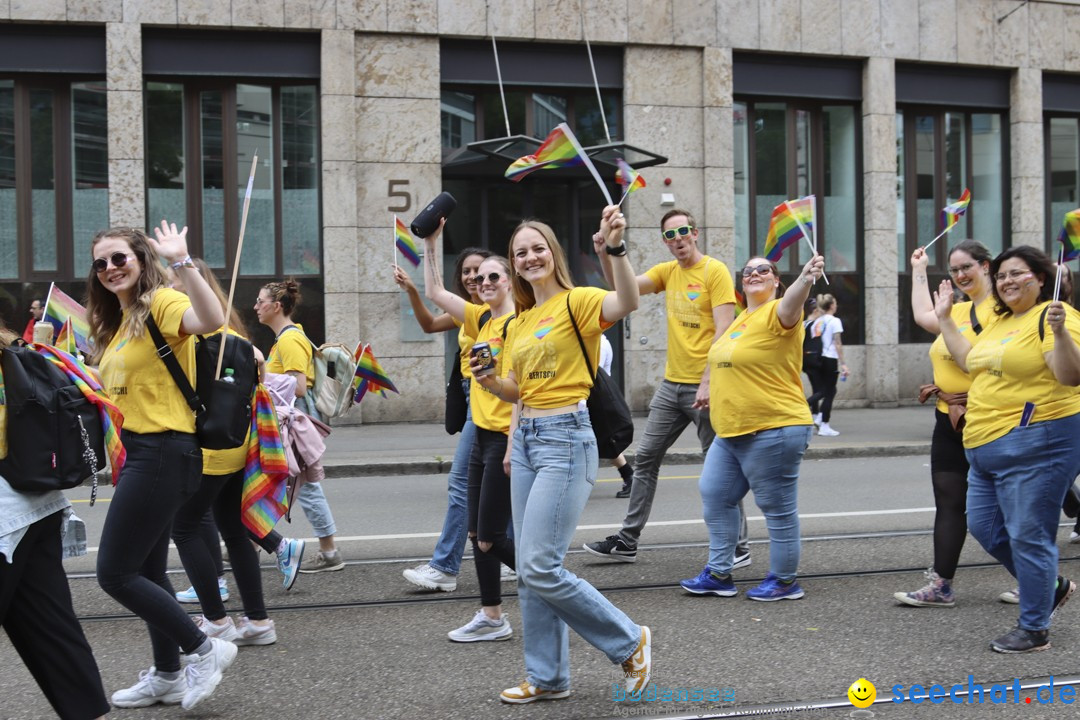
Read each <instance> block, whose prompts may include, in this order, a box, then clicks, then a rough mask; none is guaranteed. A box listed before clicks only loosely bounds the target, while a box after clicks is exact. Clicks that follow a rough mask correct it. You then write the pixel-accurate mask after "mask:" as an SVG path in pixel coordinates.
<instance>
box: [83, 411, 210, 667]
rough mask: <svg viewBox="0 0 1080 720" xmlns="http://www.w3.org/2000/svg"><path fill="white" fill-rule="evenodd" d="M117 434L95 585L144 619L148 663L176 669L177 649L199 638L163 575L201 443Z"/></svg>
mask: <svg viewBox="0 0 1080 720" xmlns="http://www.w3.org/2000/svg"><path fill="white" fill-rule="evenodd" d="M121 438H122V440H123V443H124V448H125V449H126V450H127V462H126V463H125V464H124V468H123V469H122V470H121V471H120V479H119V481H118V482H117V484H116V490H115V491H114V492H113V497H112V501H111V502H110V503H109V513H108V515H106V516H105V526H104V528H102V531H101V545H100V549H99V551H98V562H97V578H98V584H99V585H100V586H101V589H102V590H104V591H105V592H107V593H108V594H109V595H111V596H112V597H113V598H114V599H115V600H116V601H117V602H119V603H120V604H121V605H123V606H124V607H125V608H127V609H128V610H130V611H131V612H133V613H135V614H136V615H138V616H139V617H140V618H142V619H143V620H145V621H146V626H147V629H148V630H149V632H150V644H151V645H152V646H153V652H154V667H156V668H157V669H158V670H159V671H160V672H166V673H167V672H177V671H179V670H180V650H181V649H182V650H183V651H184V653H185V654H191V653H193V652H195V651H196V650H198V649H199V646H201V645H202V644H203V643H204V642H206V635H205V634H204V633H203V632H202V631H201V630H199V628H198V627H196V626H195V623H194V622H193V621H192V619H191V618H190V617H189V616H188V614H187V613H186V612H184V609H183V608H182V607H180V603H178V602H177V601H176V597H175V595H174V594H173V587H172V585H171V584H170V583H169V578H168V576H167V575H166V574H165V569H166V566H167V564H168V559H169V530H170V529H171V528H172V523H173V516H175V515H176V512H177V511H178V510H179V509H180V506H181V505H183V504H184V503H185V502H186V501H187V499H188V498H189V497H191V496H192V495H194V494H195V492H196V491H197V490H198V488H199V481H200V479H201V478H202V450H200V449H199V443H198V441H197V440H196V439H195V435H194V434H191V433H180V432H172V431H170V432H163V433H152V434H145V435H144V434H139V433H133V432H130V431H128V430H124V431H123V433H122V435H121ZM211 574H213V570H211ZM214 585H215V588H216V586H217V577H216V575H215V577H214Z"/></svg>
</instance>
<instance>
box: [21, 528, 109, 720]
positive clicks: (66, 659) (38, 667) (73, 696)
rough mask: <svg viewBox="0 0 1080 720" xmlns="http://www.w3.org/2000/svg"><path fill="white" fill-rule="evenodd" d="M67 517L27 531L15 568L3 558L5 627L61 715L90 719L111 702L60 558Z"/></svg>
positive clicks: (68, 719) (76, 719)
mask: <svg viewBox="0 0 1080 720" xmlns="http://www.w3.org/2000/svg"><path fill="white" fill-rule="evenodd" d="M63 517H64V512H63V511H62V510H61V511H60V512H55V513H53V514H52V515H49V516H47V517H44V518H42V519H41V520H38V521H37V522H35V523H33V524H31V525H30V526H29V527H27V528H26V534H25V535H23V537H22V539H21V540H20V541H19V545H18V547H16V548H15V552H14V553H13V558H12V560H13V562H12V563H11V564H9V563H8V558H6V557H4V556H2V555H0V626H3V628H4V630H6V631H7V635H8V639H10V640H11V644H12V646H13V647H14V648H15V649H16V650H17V651H18V652H19V657H21V658H22V661H23V663H25V665H26V669H27V670H29V671H30V674H31V675H33V676H34V680H35V681H37V684H38V687H40V688H41V692H43V693H44V694H45V697H46V699H47V700H48V701H49V704H50V705H52V707H53V710H54V711H55V712H56V714H57V715H58V716H59V717H60V718H63V720H84V719H85V718H96V717H100V716H102V715H104V714H105V713H107V712H109V702H108V700H106V699H105V689H104V688H103V687H102V685H101V673H100V672H98V666H97V663H96V662H95V661H94V653H93V651H92V650H91V649H90V643H88V642H87V641H86V635H84V634H83V631H82V627H81V626H80V625H79V620H78V618H76V616H75V610H74V608H73V607H72V605H71V589H70V588H69V587H68V581H67V575H65V574H64V564H63V561H62V560H61V558H60V555H61V553H60V526H61V523H62V521H63ZM8 700H9V701H11V702H12V704H14V700H13V699H12V698H11V696H10V695H9V696H8ZM14 709H15V708H12V707H9V708H8V710H14ZM4 715H7V713H4Z"/></svg>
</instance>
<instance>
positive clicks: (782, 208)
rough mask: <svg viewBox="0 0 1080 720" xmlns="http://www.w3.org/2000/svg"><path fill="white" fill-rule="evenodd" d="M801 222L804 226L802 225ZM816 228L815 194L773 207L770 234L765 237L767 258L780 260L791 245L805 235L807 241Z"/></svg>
mask: <svg viewBox="0 0 1080 720" xmlns="http://www.w3.org/2000/svg"><path fill="white" fill-rule="evenodd" d="M800 224H801V225H802V227H800ZM813 230H814V196H813V195H807V196H806V197H802V198H799V199H798V200H788V201H787V202H782V203H780V204H779V205H777V206H776V207H775V208H773V213H772V219H771V220H770V221H769V234H768V235H767V236H766V237H765V259H766V260H769V261H770V262H779V261H780V258H781V257H782V256H783V254H784V250H786V249H787V248H788V247H789V246H791V245H793V244H795V243H797V242H798V241H799V238H801V237H803V236H804V235H805V237H806V239H807V241H808V242H809V240H810V234H811V233H812V232H813Z"/></svg>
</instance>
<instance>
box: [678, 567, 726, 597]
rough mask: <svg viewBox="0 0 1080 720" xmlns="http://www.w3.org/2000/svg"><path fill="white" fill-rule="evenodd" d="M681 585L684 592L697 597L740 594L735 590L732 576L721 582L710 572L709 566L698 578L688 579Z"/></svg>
mask: <svg viewBox="0 0 1080 720" xmlns="http://www.w3.org/2000/svg"><path fill="white" fill-rule="evenodd" d="M679 584H680V585H682V589H683V590H685V591H687V592H692V593H694V594H695V595H718V596H719V597H731V596H732V595H736V594H738V592H739V591H738V590H736V589H735V583H733V582H732V581H731V576H730V575H729V576H727V577H726V578H724V579H723V580H721V579H720V578H718V577H716V576H715V575H713V574H712V573H711V572H710V571H709V567H708V566H707V565H706V566H705V569H704V570H702V571H701V574H700V575H698V576H697V577H696V578H687V579H686V580H683V581H682V582H681V583H679Z"/></svg>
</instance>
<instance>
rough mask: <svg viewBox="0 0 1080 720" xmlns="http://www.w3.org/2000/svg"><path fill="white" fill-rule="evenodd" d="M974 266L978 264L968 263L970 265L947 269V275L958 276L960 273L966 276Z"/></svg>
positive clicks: (965, 264)
mask: <svg viewBox="0 0 1080 720" xmlns="http://www.w3.org/2000/svg"><path fill="white" fill-rule="evenodd" d="M976 265H978V263H973V262H970V263H964V264H963V265H961V266H959V267H951V268H949V274H950V275H959V274H960V273H964V274H965V275H966V274H967V273H969V272H971V268H973V267H975V266H976Z"/></svg>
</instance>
